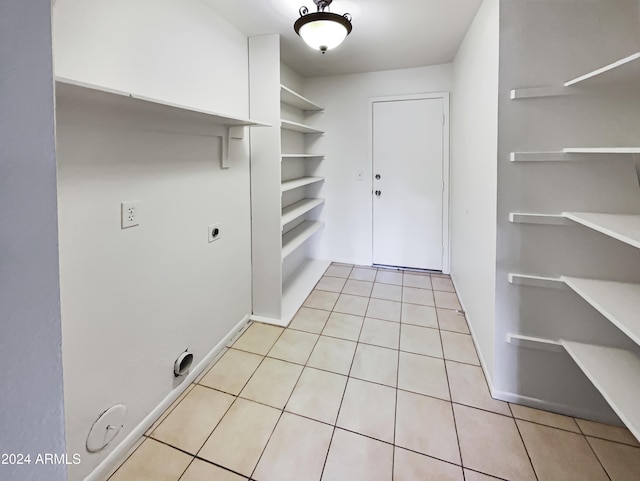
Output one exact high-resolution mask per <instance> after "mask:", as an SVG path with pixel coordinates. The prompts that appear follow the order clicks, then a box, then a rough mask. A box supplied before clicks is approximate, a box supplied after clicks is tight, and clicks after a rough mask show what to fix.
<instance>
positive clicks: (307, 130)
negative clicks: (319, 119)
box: [280, 120, 324, 134]
mask: <svg viewBox="0 0 640 481" xmlns="http://www.w3.org/2000/svg"><path fill="white" fill-rule="evenodd" d="M280 123H281V124H280V125H281V127H282V128H283V129H285V130H292V131H294V132H300V133H302V134H324V131H323V130H318V129H314V128H313V127H310V126H308V125H305V124H300V123H298V122H291V121H290V120H281V121H280Z"/></svg>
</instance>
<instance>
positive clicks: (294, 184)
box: [281, 177, 324, 192]
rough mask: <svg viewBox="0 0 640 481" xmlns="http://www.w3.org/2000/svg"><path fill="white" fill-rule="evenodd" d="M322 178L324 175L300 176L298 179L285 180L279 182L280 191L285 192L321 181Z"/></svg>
mask: <svg viewBox="0 0 640 481" xmlns="http://www.w3.org/2000/svg"><path fill="white" fill-rule="evenodd" d="M323 180H324V177H300V178H299V179H292V180H285V181H284V182H282V184H281V186H282V187H281V191H282V192H286V191H288V190H293V189H298V188H299V187H304V186H305V185H310V184H315V183H316V182H322V181H323Z"/></svg>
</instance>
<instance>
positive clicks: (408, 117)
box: [373, 98, 444, 270]
mask: <svg viewBox="0 0 640 481" xmlns="http://www.w3.org/2000/svg"><path fill="white" fill-rule="evenodd" d="M443 134H444V101H443V99H442V98H424V99H415V100H397V101H380V102H374V103H373V176H374V178H373V262H374V264H382V265H391V266H400V267H413V268H419V269H433V270H442V263H443V252H444V242H443V191H444V182H443V173H444V166H443V164H444V162H443V161H444V149H443V143H444V136H443Z"/></svg>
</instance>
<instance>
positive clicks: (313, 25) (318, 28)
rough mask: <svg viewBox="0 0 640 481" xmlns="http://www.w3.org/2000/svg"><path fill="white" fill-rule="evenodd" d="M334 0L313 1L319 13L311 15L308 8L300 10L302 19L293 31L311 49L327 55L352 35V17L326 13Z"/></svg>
mask: <svg viewBox="0 0 640 481" xmlns="http://www.w3.org/2000/svg"><path fill="white" fill-rule="evenodd" d="M332 1H333V0H313V3H315V4H316V6H317V7H318V11H317V12H314V13H309V9H308V8H307V7H301V8H300V18H299V19H298V20H296V23H294V24H293V29H294V30H295V31H296V33H297V34H298V35H300V37H301V38H302V40H304V41H305V43H306V44H307V45H309V47H311V48H313V49H315V50H320V51H321V52H322V53H326V52H327V50H331V49H332V48H336V47H337V46H338V45H340V44H341V43H342V41H343V40H344V39H345V38H347V35H349V34H350V33H351V29H352V26H351V15H349V14H348V13H345V14H344V15H338V14H337V13H331V12H325V9H326V8H327V7H328V6H329V5H331V2H332Z"/></svg>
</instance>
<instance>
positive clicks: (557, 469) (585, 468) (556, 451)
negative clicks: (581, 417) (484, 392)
mask: <svg viewBox="0 0 640 481" xmlns="http://www.w3.org/2000/svg"><path fill="white" fill-rule="evenodd" d="M516 423H517V424H518V428H519V429H520V434H521V435H522V439H523V440H524V444H525V446H526V447H527V452H528V453H529V456H530V457H531V462H532V463H533V467H534V469H535V471H536V474H537V475H538V479H540V480H542V481H566V480H567V479H576V480H578V479H579V480H580V481H607V480H608V478H607V475H606V473H605V472H604V470H603V469H602V467H601V466H600V463H599V462H598V458H596V456H595V455H594V454H593V451H592V450H591V448H590V447H589V444H588V443H587V440H586V439H585V437H584V436H583V435H581V434H575V433H570V432H567V431H561V430H560V429H555V428H550V427H547V426H541V425H539V424H534V423H530V422H527V421H521V420H519V419H518V420H516Z"/></svg>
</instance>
